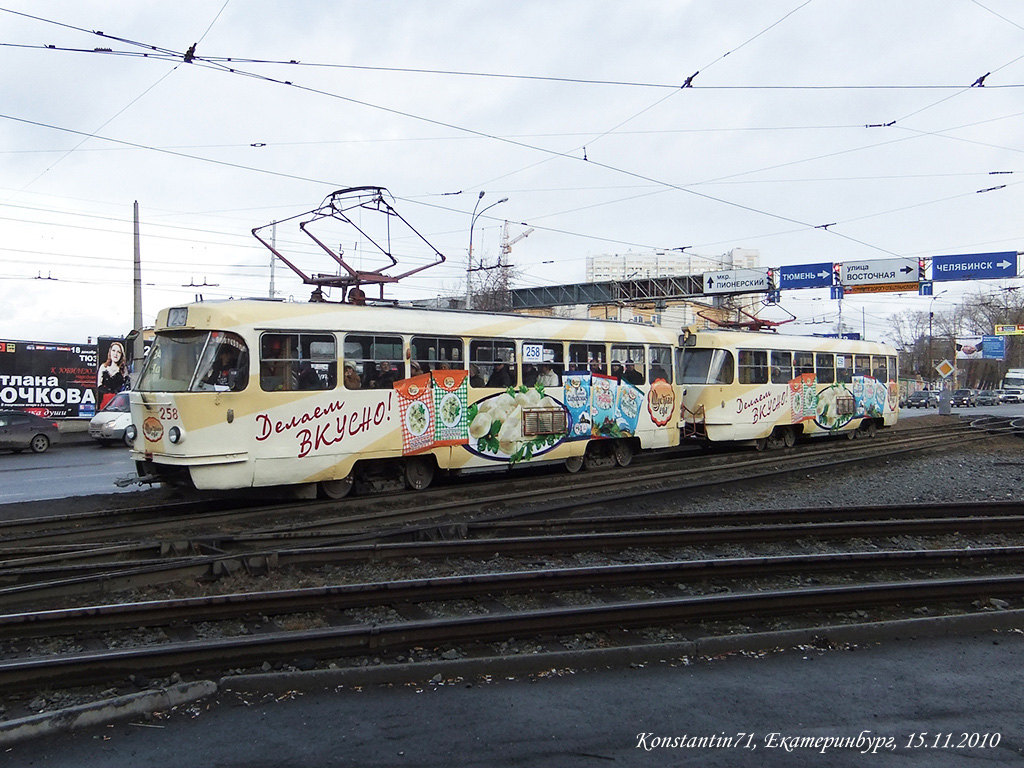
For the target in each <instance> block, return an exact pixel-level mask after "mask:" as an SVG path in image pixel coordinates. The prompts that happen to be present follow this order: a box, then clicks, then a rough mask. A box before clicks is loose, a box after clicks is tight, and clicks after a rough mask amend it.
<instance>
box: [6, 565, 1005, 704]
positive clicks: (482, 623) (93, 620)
mask: <svg viewBox="0 0 1024 768" xmlns="http://www.w3.org/2000/svg"><path fill="white" fill-rule="evenodd" d="M1022 557H1024V550H1022V549H1021V548H1019V547H1012V548H993V549H989V550H972V549H965V550H956V551H937V552H934V551H933V552H914V553H907V552H874V553H855V554H851V553H846V554H836V555H828V556H821V555H819V556H816V557H807V556H804V557H783V558H744V559H732V560H714V561H709V562H694V561H685V562H669V563H654V564H631V565H628V566H623V565H618V566H603V567H591V568H579V569H545V570H540V571H533V572H525V573H510V574H486V575H477V576H461V577H452V578H448V579H428V580H410V581H405V582H386V583H381V584H365V585H351V586H336V587H332V588H329V589H316V590H303V591H294V590H290V591H284V592H278V593H256V594H246V595H227V596H222V597H218V598H204V599H192V600H185V601H162V602H159V603H154V602H151V603H144V604H139V605H131V604H129V605H117V606H99V607H92V608H89V609H83V610H77V611H75V610H72V611H53V612H46V613H37V614H21V615H5V616H0V637H9V636H11V635H12V633H13V636H14V637H16V638H18V640H19V642H21V641H23V638H25V637H30V636H42V637H46V638H48V644H49V645H52V642H53V637H54V636H55V635H61V634H66V633H71V642H70V644H69V645H70V647H71V648H72V650H70V651H68V652H58V653H52V652H51V653H49V654H46V655H38V656H31V655H26V656H21V657H20V658H11V654H6V658H4V659H3V660H2V661H0V690H7V691H10V690H24V689H30V688H31V687H33V686H36V687H38V686H48V685H53V684H55V683H57V682H58V681H59V682H60V683H61V684H62V685H65V686H67V685H88V684H93V683H97V682H110V681H112V680H117V679H123V678H125V677H127V676H128V675H131V674H141V675H143V676H145V677H151V676H155V675H160V674H169V673H171V672H174V671H181V670H183V669H185V670H190V671H193V672H199V673H209V672H210V671H216V672H218V673H223V672H224V671H225V670H228V669H232V668H237V667H247V666H256V665H259V664H266V663H274V662H282V661H284V662H288V663H291V662H293V661H295V659H296V658H298V657H308V658H314V659H338V658H345V657H348V656H352V655H359V654H367V653H378V654H379V653H386V652H388V651H399V650H403V649H409V648H415V647H422V646H428V647H438V646H440V647H446V646H447V647H451V646H452V645H463V644H476V643H486V642H488V641H494V640H500V639H502V638H507V637H509V636H523V635H530V636H538V635H540V636H552V635H555V636H557V635H569V634H574V633H583V632H593V631H602V632H603V631H608V630H609V629H616V628H617V629H626V628H633V627H658V626H662V627H664V626H678V625H681V624H682V625H692V624H694V623H702V622H709V621H728V620H740V619H744V618H749V617H751V616H757V617H764V616H783V615H786V616H793V615H799V614H806V613H808V612H822V611H828V612H836V611H845V610H851V609H856V610H864V609H865V608H877V607H883V606H893V605H898V606H901V607H903V608H906V607H907V606H912V605H924V604H934V603H936V602H941V603H950V602H961V603H962V602H969V601H971V600H981V599H988V598H989V597H991V596H993V595H999V596H1002V597H1006V598H1012V597H1016V596H1019V595H1022V594H1024V576H1020V575H1018V574H1009V575H992V576H954V577H940V578H924V579H921V578H917V579H914V578H906V579H903V580H900V581H879V582H872V581H863V582H859V583H854V584H832V585H824V586H811V587H799V588H795V589H794V588H780V587H770V588H767V589H761V590H757V589H741V590H737V591H732V590H728V591H727V592H726V593H715V594H709V593H703V594H695V595H694V594H683V595H681V594H680V592H681V589H680V587H681V584H682V583H684V582H686V583H689V582H696V581H700V580H707V579H718V580H721V579H726V578H739V577H746V578H756V577H762V576H766V575H769V574H777V573H783V574H786V575H788V576H792V575H793V574H794V573H797V574H807V573H821V572H823V571H836V570H842V571H843V572H844V574H846V575H847V576H848V575H849V574H850V573H851V572H854V571H870V572H879V573H886V574H891V572H892V571H893V570H897V569H900V568H906V569H913V570H920V569H935V568H939V567H948V566H954V565H955V566H960V567H970V568H975V569H976V568H977V567H978V565H979V564H981V563H987V564H992V563H1001V564H1004V565H1019V563H1020V561H1021V559H1022ZM626 587H629V588H631V589H633V590H635V589H637V588H643V589H646V590H649V594H647V595H645V596H643V597H641V598H633V599H624V598H622V597H620V596H618V595H615V594H614V593H613V594H612V595H611V596H610V597H606V596H603V595H602V592H603V591H605V590H619V589H623V588H626ZM581 590H583V591H584V593H585V595H586V596H587V597H588V598H590V597H594V596H595V595H597V597H596V598H595V599H593V600H592V601H589V602H587V603H586V604H579V603H578V602H577V603H576V604H572V603H573V598H572V597H565V595H566V594H567V593H570V594H571V593H572V592H573V591H581ZM516 594H527V595H528V596H529V598H530V599H531V600H536V599H537V596H538V594H543V595H545V596H546V597H545V600H544V604H543V605H542V606H540V607H534V608H529V609H522V608H513V607H509V605H508V604H507V601H509V600H510V596H515V595H516ZM503 601H504V602H503ZM459 602H462V603H467V605H463V606H461V610H459V611H458V612H457V614H456V615H451V613H449V615H438V613H435V612H432V610H431V608H432V606H433V605H437V604H440V605H442V610H443V611H446V612H451V610H452V608H451V606H452V605H453V604H457V603H459ZM567 603H568V604H567ZM424 606H427V607H424ZM495 606H497V608H495ZM370 608H377V609H378V610H380V609H382V608H385V609H386V610H387V616H386V617H385V618H382V619H381V620H379V621H359V620H356V621H355V622H351V621H346V619H345V612H346V611H354V610H355V611H358V610H366V609H370ZM311 611H315V612H317V613H318V614H323V613H324V612H325V611H326V612H327V613H328V614H329V615H330V614H331V613H334V614H335V617H334V618H333V619H332V620H330V621H329V622H327V623H328V624H330V625H328V626H318V627H315V628H311V629H292V630H287V629H284V628H282V627H281V626H280V625H278V624H276V623H274V622H276V621H279V620H280V618H281V617H282V616H284V615H293V614H301V613H309V612H311ZM271 616H273V617H274V618H273V619H271V618H270V617H271ZM227 620H248V621H249V623H250V625H253V624H254V625H255V626H257V627H259V630H258V631H255V632H253V633H246V634H231V633H230V632H229V633H225V634H223V635H220V636H217V637H211V636H205V637H201V638H199V637H194V635H195V634H196V633H195V631H194V630H192V627H195V626H198V625H200V624H207V623H209V622H212V621H227ZM268 625H269V626H268ZM163 627H167V628H170V629H171V630H172V632H170V633H169V635H167V636H162V637H161V638H158V639H156V640H154V639H152V638H153V632H152V630H153V629H154V628H163ZM118 628H125V629H130V631H131V632H132V633H133V634H135V635H137V634H138V633H139V631H140V628H144V629H147V630H149V632H147V633H146V637H147V640H144V641H140V640H138V639H135V640H126V639H124V638H123V637H121V636H118V635H116V633H115V634H114V635H113V639H111V638H110V637H109V635H110V634H111V633H112V632H115V630H117V629H118ZM682 631H685V629H683V630H682ZM190 632H191V633H192V634H193V637H192V638H191V639H185V640H182V639H179V638H180V637H182V636H183V635H187V634H189V633H190ZM74 633H84V636H85V638H91V639H92V640H93V642H95V638H96V637H97V635H98V634H101V633H106V634H108V640H107V642H108V643H110V645H109V646H108V647H106V648H104V649H102V650H94V651H81V650H78V649H79V647H80V645H81V644H85V643H86V639H83V638H81V637H79V636H78V635H76V634H74ZM6 642H7V643H8V644H10V643H11V641H10V640H6ZM459 653H465V650H460V651H459Z"/></svg>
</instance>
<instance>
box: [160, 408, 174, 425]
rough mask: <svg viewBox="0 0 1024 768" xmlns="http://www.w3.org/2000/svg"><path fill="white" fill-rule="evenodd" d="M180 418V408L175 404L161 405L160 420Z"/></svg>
mask: <svg viewBox="0 0 1024 768" xmlns="http://www.w3.org/2000/svg"><path fill="white" fill-rule="evenodd" d="M177 418H178V409H177V408H174V407H173V406H166V405H165V406H161V408H160V420H161V421H165V420H166V421H170V420H174V419H177Z"/></svg>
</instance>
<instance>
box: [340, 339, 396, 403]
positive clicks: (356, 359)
mask: <svg viewBox="0 0 1024 768" xmlns="http://www.w3.org/2000/svg"><path fill="white" fill-rule="evenodd" d="M404 360H405V355H404V354H403V346H402V337H401V336H366V335H363V334H351V333H350V334H349V335H348V336H346V337H345V365H346V367H348V365H349V364H350V363H351V364H352V367H353V368H354V369H355V375H354V376H350V379H346V381H345V386H346V387H347V388H348V389H391V385H392V384H394V383H395V382H396V381H398V380H399V379H404V378H405V363H404V362H403V361H404ZM357 381H358V384H357V383H356V382H357Z"/></svg>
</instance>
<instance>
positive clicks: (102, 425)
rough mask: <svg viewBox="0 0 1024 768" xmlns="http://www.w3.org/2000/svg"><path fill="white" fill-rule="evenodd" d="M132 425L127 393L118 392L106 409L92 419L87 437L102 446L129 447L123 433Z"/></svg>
mask: <svg viewBox="0 0 1024 768" xmlns="http://www.w3.org/2000/svg"><path fill="white" fill-rule="evenodd" d="M131 423H132V414H131V408H130V405H129V402H128V393H127V392H118V393H117V394H116V395H114V399H113V400H111V401H110V402H109V403H107V407H106V408H104V409H103V410H102V411H100V412H99V413H97V414H96V415H95V416H93V417H92V420H91V421H90V422H89V437H91V438H92V439H93V440H99V441H100V442H101V443H102V444H103V445H111V444H113V443H124V444H125V445H130V443H129V441H128V440H127V439H126V438H125V436H124V431H125V429H126V428H127V427H128V425H129V424H131Z"/></svg>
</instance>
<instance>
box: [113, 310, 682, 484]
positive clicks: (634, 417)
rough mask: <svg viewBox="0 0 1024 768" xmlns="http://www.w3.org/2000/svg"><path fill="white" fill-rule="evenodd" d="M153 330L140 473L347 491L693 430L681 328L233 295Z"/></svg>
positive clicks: (609, 451)
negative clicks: (688, 426) (682, 371)
mask: <svg viewBox="0 0 1024 768" xmlns="http://www.w3.org/2000/svg"><path fill="white" fill-rule="evenodd" d="M155 331H156V338H155V343H154V345H153V347H152V349H151V350H150V352H149V354H148V355H147V357H146V360H145V362H144V364H143V366H142V370H141V371H140V374H139V376H138V380H137V383H136V386H135V388H134V389H133V391H132V392H131V408H132V426H131V427H129V437H130V439H131V443H132V452H133V457H134V459H135V461H136V466H137V470H138V474H139V477H140V478H141V479H142V480H143V481H149V482H163V483H168V484H174V485H180V486H184V487H190V488H195V489H199V490H206V489H240V488H250V487H268V486H292V487H293V490H295V491H296V492H297V495H301V496H312V495H313V494H314V492H319V494H320V495H321V496H326V497H329V498H340V497H343V496H344V495H346V494H347V493H348V492H349V491H350V489H351V488H352V487H353V486H359V487H361V486H366V487H367V488H368V489H370V490H380V489H384V488H389V487H395V485H396V484H404V485H405V486H407V487H411V488H423V487H426V486H427V485H429V483H430V482H431V480H432V479H433V477H434V475H435V473H436V472H437V471H439V470H440V471H469V470H482V469H506V468H509V467H515V466H522V465H534V464H538V463H542V462H560V463H562V464H564V465H565V466H566V468H567V469H569V470H570V471H577V470H579V469H581V468H584V467H597V466H602V465H606V466H612V465H615V464H619V465H625V464H628V463H629V462H630V460H631V458H632V456H633V455H634V453H635V452H636V451H639V450H642V449H650V448H667V447H671V446H675V445H678V444H679V442H680V436H681V433H680V429H679V421H680V391H679V388H678V386H677V385H676V384H675V383H674V381H673V379H674V376H673V370H672V360H673V352H674V350H675V349H676V347H677V345H678V342H679V336H678V333H676V332H672V331H668V330H667V329H661V328H656V327H650V326H644V325H639V324H635V323H621V322H611V321H604V320H571V319H562V318H556V317H530V316H523V315H509V314H498V313H485V312H466V311H458V310H454V311H445V310H431V309H418V308H410V307H399V306H380V305H378V306H358V305H353V304H333V303H318V302H311V303H307V304H300V303H292V302H280V301H269V300H230V301H223V302H201V303H195V304H188V305H184V306H177V307H172V308H169V309H165V310H162V311H161V312H160V313H159V315H158V318H157V323H156V328H155Z"/></svg>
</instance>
